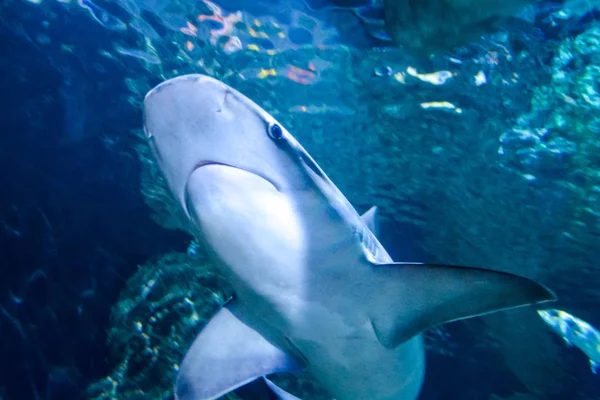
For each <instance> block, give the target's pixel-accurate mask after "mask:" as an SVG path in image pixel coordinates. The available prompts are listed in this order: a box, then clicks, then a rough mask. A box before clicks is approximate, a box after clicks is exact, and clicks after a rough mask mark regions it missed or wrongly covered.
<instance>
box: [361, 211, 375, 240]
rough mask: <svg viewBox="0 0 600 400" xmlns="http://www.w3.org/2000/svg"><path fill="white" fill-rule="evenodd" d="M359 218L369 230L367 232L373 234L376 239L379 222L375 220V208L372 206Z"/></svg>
mask: <svg viewBox="0 0 600 400" xmlns="http://www.w3.org/2000/svg"><path fill="white" fill-rule="evenodd" d="M360 218H361V219H362V221H363V222H364V223H365V225H366V226H367V228H369V230H370V231H371V232H373V235H375V236H376V237H377V234H378V233H379V232H378V231H379V221H378V219H377V206H373V207H371V208H369V209H368V210H367V212H365V213H364V214H363V215H361V216H360Z"/></svg>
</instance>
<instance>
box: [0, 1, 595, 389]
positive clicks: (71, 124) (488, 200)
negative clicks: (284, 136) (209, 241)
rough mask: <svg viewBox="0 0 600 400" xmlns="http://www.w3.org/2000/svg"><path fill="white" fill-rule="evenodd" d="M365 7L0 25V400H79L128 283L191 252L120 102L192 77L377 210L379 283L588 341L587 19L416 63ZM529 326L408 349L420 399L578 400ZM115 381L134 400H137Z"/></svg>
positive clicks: (310, 5)
mask: <svg viewBox="0 0 600 400" xmlns="http://www.w3.org/2000/svg"><path fill="white" fill-rule="evenodd" d="M370 3H371V2H362V1H350V2H344V1H337V2H336V1H328V0H318V1H317V0H315V1H309V2H304V1H302V0H261V1H257V2H253V3H252V4H250V3H247V2H240V1H230V0H223V1H219V0H215V2H214V3H207V2H203V1H197V2H187V3H186V2H185V1H181V2H165V1H158V0H155V1H151V0H145V1H142V0H136V1H134V0H124V1H102V2H101V1H98V0H93V1H92V0H82V1H79V2H76V1H71V2H59V1H54V0H42V1H34V2H30V1H24V0H19V1H5V2H3V3H2V4H1V5H0V43H2V46H1V50H0V51H1V52H0V69H1V73H0V82H1V85H0V88H2V96H1V97H0V102H1V105H2V106H1V107H0V132H1V133H2V135H1V137H0V140H1V142H0V170H1V171H2V172H1V173H0V193H1V195H0V360H1V362H0V399H1V400H15V399H17V400H20V399H48V400H49V399H83V398H87V397H89V398H91V397H90V396H91V395H90V394H89V391H87V392H86V389H87V388H88V387H89V386H90V385H91V384H93V383H95V382H98V381H101V380H102V379H104V378H106V377H107V376H109V375H111V374H112V372H113V371H114V370H115V368H116V367H117V366H118V364H119V363H120V362H122V361H123V360H122V359H119V356H120V355H119V353H118V351H116V350H115V346H116V345H115V344H114V343H111V342H110V341H109V340H108V336H107V333H108V332H109V330H110V327H111V324H112V322H111V319H110V313H111V308H112V307H113V306H114V305H115V304H117V301H118V300H119V296H124V294H123V293H125V292H124V289H125V288H126V284H127V282H128V280H130V279H131V278H132V277H133V276H134V275H135V274H136V272H137V271H138V266H144V265H146V266H147V265H150V263H151V262H152V260H156V259H157V258H160V257H161V256H162V255H164V254H167V253H170V252H177V253H185V252H186V250H187V249H188V246H189V244H190V241H191V240H192V238H191V236H190V235H189V234H188V233H186V232H184V231H183V230H182V229H171V228H172V226H169V224H168V223H167V222H165V220H166V219H168V215H169V212H168V211H167V212H166V213H165V209H166V206H165V209H162V210H161V209H160V206H157V204H158V203H157V202H156V201H154V202H153V201H152V200H148V199H147V198H145V197H144V196H146V195H147V193H146V194H144V193H143V190H144V188H146V189H147V188H148V187H147V186H144V182H146V184H147V182H148V180H147V179H148V178H147V175H145V170H144V168H145V167H144V164H143V163H142V162H141V161H140V153H139V152H138V150H137V147H138V146H140V144H143V143H142V141H141V140H140V136H139V135H140V129H141V125H142V116H141V108H140V102H141V100H142V99H143V96H144V95H145V93H146V92H147V91H148V90H149V89H150V88H151V87H153V86H154V85H156V84H158V83H159V82H161V81H163V80H165V79H167V78H171V77H173V76H177V75H181V74H184V73H192V72H197V73H205V74H209V75H212V76H215V77H217V78H219V79H223V80H224V81H226V82H227V83H228V84H231V85H232V86H235V87H236V88H238V89H239V90H240V91H242V92H244V93H245V94H247V95H248V96H249V97H251V98H252V99H253V100H254V101H256V102H257V103H258V104H260V105H261V106H263V107H264V108H265V109H266V110H267V111H269V112H270V113H272V114H273V115H274V116H275V117H276V118H277V119H278V120H280V121H281V122H282V123H283V124H285V125H286V126H287V127H288V129H289V130H290V132H292V133H293V134H294V135H295V136H296V137H297V138H298V139H299V140H300V141H301V142H302V143H303V145H304V146H305V147H306V148H307V150H308V151H309V152H310V153H311V154H312V155H313V157H314V158H315V159H316V161H317V162H318V163H319V164H320V165H321V167H322V168H323V169H324V170H325V171H326V172H327V173H328V175H329V176H330V177H331V178H332V180H333V181H334V182H335V183H336V184H337V185H338V186H339V187H340V188H341V190H342V191H343V192H344V193H345V194H346V195H347V197H348V198H349V200H350V201H351V202H352V203H353V204H354V205H355V206H356V207H357V209H358V210H359V212H364V211H365V210H367V209H368V208H369V207H370V206H371V205H372V204H377V205H379V207H380V211H381V215H382V222H381V235H380V236H381V241H382V243H383V244H384V246H386V248H387V249H388V250H389V252H390V254H391V255H392V257H393V258H394V259H396V260H402V261H425V262H427V261H430V262H441V263H449V264H469V265H479V266H484V267H489V268H497V269H500V270H505V271H508V272H513V273H519V274H522V275H524V276H527V277H530V278H535V279H537V280H540V281H541V282H543V283H544V284H546V285H548V286H549V287H551V288H552V289H553V290H555V291H556V292H557V294H558V295H559V299H560V301H559V302H558V303H556V304H554V305H552V307H556V308H562V309H565V310H568V311H569V312H573V313H575V314H577V315H578V316H579V317H580V318H583V319H585V320H586V321H588V322H589V323H590V324H592V325H595V326H600V314H599V313H598V310H599V309H600V308H599V306H600V292H599V291H598V289H597V288H598V284H600V268H599V261H600V259H599V257H598V248H600V247H599V246H600V240H599V239H598V238H599V237H600V235H599V233H600V221H599V216H600V206H598V204H600V203H598V202H597V201H596V200H597V196H598V192H600V190H598V188H600V182H598V180H600V179H599V178H598V176H600V159H599V158H598V156H597V154H598V152H597V148H598V139H597V138H598V136H597V135H598V133H600V117H598V116H600V106H599V104H600V101H599V100H598V98H600V95H599V94H598V91H599V89H598V80H595V78H600V74H596V72H594V71H595V70H594V68H595V67H597V68H600V61H599V60H600V39H598V38H600V35H595V36H594V35H593V34H590V37H591V38H592V39H594V38H596V39H597V41H594V40H592V39H589V40H588V41H587V42H585V45H582V46H583V47H582V46H580V47H577V46H576V45H573V46H572V47H568V46H567V45H566V43H571V42H573V41H576V39H577V38H578V37H581V35H586V34H588V33H589V32H591V31H593V30H594V29H596V28H598V29H600V24H597V20H598V10H597V9H595V8H594V6H593V4H591V5H590V4H588V3H586V4H587V5H585V4H580V3H581V2H577V1H575V0H572V1H569V0H566V1H561V2H539V3H538V4H537V17H536V18H533V19H531V18H530V19H526V20H523V19H515V20H509V21H505V22H504V24H503V25H500V27H499V28H495V29H493V30H492V32H490V34H489V35H486V36H484V37H479V38H475V39H472V38H471V39H469V41H467V42H465V43H463V45H462V46H460V47H458V48H453V49H449V50H448V51H446V52H442V53H440V54H436V55H435V56H431V57H424V56H423V55H420V54H414V53H411V52H409V51H408V50H405V49H403V48H401V47H398V46H395V45H393V44H391V43H389V42H388V41H386V40H385V39H384V38H382V37H381V35H380V34H379V32H380V30H381V29H382V28H381V26H382V25H381V23H382V21H381V20H380V18H381V16H382V14H381V10H379V9H374V8H371V9H364V8H351V7H355V6H363V5H365V4H370ZM214 5H218V6H220V7H221V10H219V12H216V11H215V8H214ZM561 11H562V12H563V13H562V14H557V13H560V12H561ZM236 13H239V17H237V15H238V14H236ZM215 15H217V16H219V17H222V18H221V19H219V18H215ZM257 20H258V21H259V22H260V23H259V24H255V22H256V21H257ZM224 21H225V22H224ZM273 22H275V23H273ZM253 24H254V25H253ZM250 27H252V29H250ZM261 29H262V32H265V35H266V37H261V36H260V35H254V34H252V32H261ZM282 31H284V32H286V33H287V35H284V36H285V37H282V36H280V35H279V33H280V32H282ZM561 49H562V50H563V53H564V50H565V49H568V50H569V51H571V52H572V53H573V54H574V55H572V57H567V56H566V55H564V54H563V53H561ZM561 54H562V55H561ZM445 70H447V71H450V72H451V73H452V74H451V75H450V78H449V79H448V80H447V81H445V82H440V81H439V79H441V78H439V76H438V77H437V78H433V77H432V75H429V74H434V73H435V72H438V71H445ZM561 74H564V75H565V76H566V77H567V78H565V79H563V80H560V79H559V75H560V76H562V75H561ZM482 76H485V81H484V82H482V81H481V79H482ZM477 77H479V78H477ZM431 79H433V80H434V81H435V79H437V80H438V81H436V82H434V83H431ZM477 79H479V80H477ZM567 81H568V82H569V83H565V82H567ZM561 85H562V86H561ZM548 87H560V88H561V89H560V90H559V89H556V91H554V92H552V91H549V92H548V93H546V92H543V90H545V89H543V88H548ZM540 93H542V94H540ZM544 93H545V94H544ZM584 95H585V96H584ZM544 101H547V102H548V104H541V103H544ZM557 110H559V111H560V112H559V111H557ZM561 118H562V119H561ZM597 119H599V120H597ZM542 128H543V129H542ZM544 129H545V130H544ZM157 215H158V216H157ZM165 215H167V217H165ZM180 228H181V227H180ZM481 264H485V265H481ZM121 300H122V299H121ZM529 311H530V312H529V313H527V312H525V311H515V313H514V314H509V312H507V313H506V314H501V315H500V316H497V317H485V318H482V319H474V320H470V321H467V322H456V323H451V324H448V325H446V326H444V327H442V328H436V329H435V330H433V331H432V332H429V333H428V334H427V335H426V338H427V344H428V352H427V363H428V365H427V376H426V380H425V385H424V387H423V391H422V393H421V397H420V398H421V399H423V400H433V399H461V400H466V399H587V398H589V399H592V398H597V397H598V396H599V395H600V394H599V393H600V392H599V390H598V388H599V387H600V386H599V382H600V381H599V379H600V377H598V376H596V375H594V374H592V373H591V371H590V369H589V366H588V360H587V358H586V357H585V355H583V353H581V352H580V351H579V350H577V349H575V348H569V347H567V346H566V345H564V343H563V342H562V339H561V338H560V337H558V336H557V335H555V334H554V333H552V332H551V331H550V330H549V329H548V328H547V327H546V326H545V325H544V324H543V323H542V322H541V320H540V319H539V318H538V317H537V314H536V313H535V312H533V311H531V310H529ZM113 312H114V311H113ZM131 324H133V321H131ZM131 326H133V325H131ZM157 340H158V342H157V343H161V344H159V346H160V345H164V343H163V342H160V338H158V339H157ZM111 346H113V347H111ZM139 368H140V370H143V367H139ZM132 375H133V373H132ZM136 379H137V380H136V381H135V383H134V385H138V386H139V388H140V391H141V393H142V395H141V396H142V397H141V398H150V397H144V395H143V393H144V391H145V390H148V388H149V387H151V386H152V383H153V379H154V377H152V376H147V377H144V376H143V375H142V377H141V378H140V376H136ZM120 384H122V385H124V386H126V384H127V382H126V380H125V381H124V382H120ZM116 393H119V394H118V396H120V397H119V398H130V397H126V396H125V395H123V392H119V391H117V392H116ZM165 393H166V392H165ZM246 396H248V394H246ZM251 397H252V395H250V398H251Z"/></svg>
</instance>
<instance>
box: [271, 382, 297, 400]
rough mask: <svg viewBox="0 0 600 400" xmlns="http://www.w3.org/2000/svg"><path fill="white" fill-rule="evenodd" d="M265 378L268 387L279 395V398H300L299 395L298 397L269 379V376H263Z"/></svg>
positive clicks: (287, 399) (294, 399) (284, 399)
mask: <svg viewBox="0 0 600 400" xmlns="http://www.w3.org/2000/svg"><path fill="white" fill-rule="evenodd" d="M263 379H264V380H265V383H266V384H267V387H268V388H269V389H270V390H271V391H272V392H273V393H274V394H275V396H277V398H278V399H279V400H300V398H299V397H296V396H294V395H293V394H291V393H288V392H286V391H285V390H283V389H282V388H280V387H279V386H277V385H276V384H274V383H273V382H271V381H270V380H269V379H267V377H263Z"/></svg>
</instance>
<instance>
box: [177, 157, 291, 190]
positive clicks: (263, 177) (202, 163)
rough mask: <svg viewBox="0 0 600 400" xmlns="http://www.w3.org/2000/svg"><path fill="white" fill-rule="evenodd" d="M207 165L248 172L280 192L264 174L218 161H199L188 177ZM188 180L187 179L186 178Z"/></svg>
mask: <svg viewBox="0 0 600 400" xmlns="http://www.w3.org/2000/svg"><path fill="white" fill-rule="evenodd" d="M209 165H221V166H223V167H229V168H236V169H239V170H241V171H245V172H248V173H250V174H254V175H256V176H259V177H261V178H262V179H264V180H265V181H267V182H269V183H270V184H271V185H273V187H274V188H275V189H276V190H277V191H278V192H280V191H281V190H280V188H279V186H278V185H277V184H275V182H273V180H272V179H269V178H268V177H267V176H265V175H264V174H262V173H260V172H259V171H256V170H253V169H248V168H244V167H241V166H236V165H232V164H227V163H224V162H220V161H211V160H204V161H200V162H199V163H197V164H196V165H195V166H194V168H193V169H192V172H190V176H191V175H192V174H193V173H194V172H195V171H196V170H198V169H200V168H202V167H206V166H209ZM188 179H189V178H188Z"/></svg>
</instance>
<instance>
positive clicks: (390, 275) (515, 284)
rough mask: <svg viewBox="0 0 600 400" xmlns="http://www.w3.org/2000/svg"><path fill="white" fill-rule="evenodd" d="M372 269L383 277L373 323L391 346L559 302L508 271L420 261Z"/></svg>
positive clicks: (534, 283) (385, 342) (375, 305)
mask: <svg viewBox="0 0 600 400" xmlns="http://www.w3.org/2000/svg"><path fill="white" fill-rule="evenodd" d="M372 268H374V270H375V273H377V274H382V275H383V278H385V279H384V280H383V286H382V287H378V288H377V290H376V292H377V295H376V296H374V297H373V302H374V304H373V305H372V306H371V323H372V325H373V329H374V330H375V334H376V335H377V338H378V340H379V342H380V343H381V344H382V345H384V346H385V347H387V348H394V347H396V346H398V345H399V344H401V343H403V342H405V341H406V340H408V339H410V338H411V337H413V336H415V335H417V334H418V333H420V332H422V331H424V330H426V329H429V328H432V327H434V326H436V325H439V324H443V323H446V322H451V321H456V320H460V319H465V318H470V317H474V316H478V315H483V314H487V313H491V312H494V311H500V310H505V309H509V308H515V307H520V306H525V305H529V304H534V303H541V302H546V301H551V300H555V296H554V294H553V293H552V292H550V291H549V290H548V289H546V288H545V287H544V286H542V285H540V284H538V283H536V282H534V281H532V280H530V279H527V278H523V277H520V276H517V275H513V274H509V273H505V272H497V271H491V270H486V269H482V268H470V267H458V266H448V265H433V264H429V265H428V264H420V263H391V264H375V265H373V266H372Z"/></svg>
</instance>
